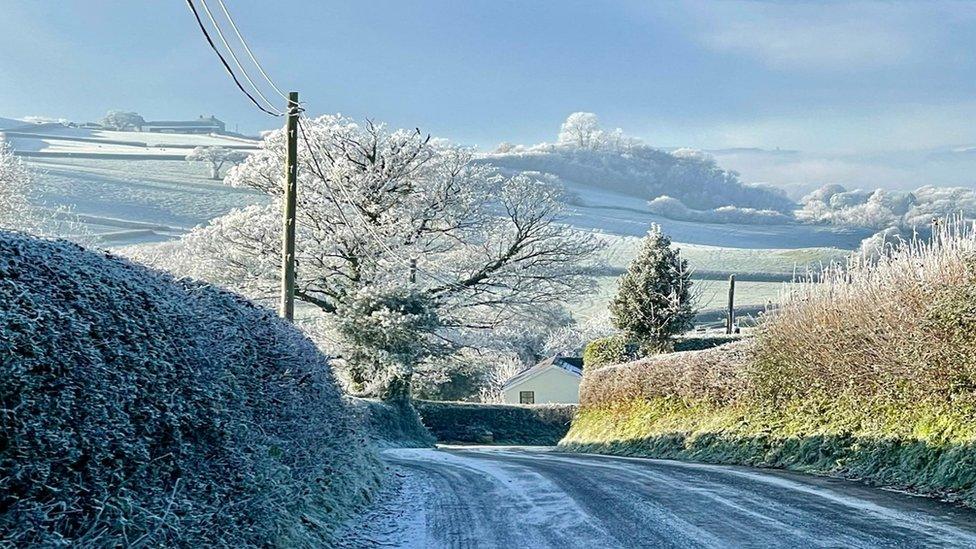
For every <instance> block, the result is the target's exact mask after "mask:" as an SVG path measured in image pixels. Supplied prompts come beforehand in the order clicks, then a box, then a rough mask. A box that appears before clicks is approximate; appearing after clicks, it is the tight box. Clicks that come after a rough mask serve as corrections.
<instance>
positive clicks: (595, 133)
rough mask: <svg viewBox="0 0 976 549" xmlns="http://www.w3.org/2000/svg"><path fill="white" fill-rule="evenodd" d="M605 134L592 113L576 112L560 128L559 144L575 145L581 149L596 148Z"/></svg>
mask: <svg viewBox="0 0 976 549" xmlns="http://www.w3.org/2000/svg"><path fill="white" fill-rule="evenodd" d="M602 135H603V132H602V131H601V130H600V120H599V119H598V118H597V116H596V115H595V114H593V113H591V112H574V113H573V114H571V115H569V116H568V117H567V118H566V121H565V122H563V125H562V126H560V128H559V143H560V144H564V145H565V144H569V145H575V146H577V147H579V148H581V149H585V148H596V147H597V146H598V145H599V144H600V138H601V136H602Z"/></svg>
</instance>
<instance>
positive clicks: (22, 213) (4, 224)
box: [0, 138, 38, 232]
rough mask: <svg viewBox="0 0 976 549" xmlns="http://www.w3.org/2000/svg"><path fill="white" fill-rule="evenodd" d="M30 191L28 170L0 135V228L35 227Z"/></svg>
mask: <svg viewBox="0 0 976 549" xmlns="http://www.w3.org/2000/svg"><path fill="white" fill-rule="evenodd" d="M33 194H34V186H33V176H32V174H31V172H30V170H29V169H28V168H27V166H26V165H25V164H24V162H23V161H22V160H21V159H20V158H18V157H16V156H14V151H13V149H11V148H10V145H9V144H7V142H6V141H4V140H3V139H2V138H0V229H13V230H20V231H27V232H32V231H34V230H36V229H37V228H38V227H37V224H38V223H37V221H38V219H37V217H36V216H35V215H32V214H33V213H34V212H33V210H34V208H33V206H32V205H31V198H32V196H33Z"/></svg>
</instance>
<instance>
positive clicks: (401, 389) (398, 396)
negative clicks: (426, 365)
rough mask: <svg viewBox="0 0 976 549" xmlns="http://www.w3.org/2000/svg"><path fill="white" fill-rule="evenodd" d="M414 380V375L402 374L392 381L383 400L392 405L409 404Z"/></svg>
mask: <svg viewBox="0 0 976 549" xmlns="http://www.w3.org/2000/svg"><path fill="white" fill-rule="evenodd" d="M412 378H413V374H400V375H397V376H395V377H394V378H393V379H391V380H390V384H389V385H388V386H387V388H386V391H385V393H384V395H383V400H385V401H387V402H390V403H392V404H402V403H409V402H410V386H411V381H412Z"/></svg>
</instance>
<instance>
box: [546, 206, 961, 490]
mask: <svg viewBox="0 0 976 549" xmlns="http://www.w3.org/2000/svg"><path fill="white" fill-rule="evenodd" d="M974 334H976V232H974V227H972V226H965V225H962V224H961V223H958V222H950V223H948V224H943V225H942V226H941V227H940V228H939V231H938V232H937V234H936V236H935V238H934V239H933V240H932V241H931V242H921V241H913V242H910V243H908V244H907V245H905V246H902V247H900V248H897V249H895V250H894V251H893V252H891V253H889V254H887V255H882V256H880V257H877V256H875V257H870V256H858V257H854V258H852V259H851V261H850V263H849V264H848V265H846V266H844V267H843V268H841V267H833V268H830V269H828V270H826V271H825V273H824V274H823V275H822V278H819V279H818V280H815V281H809V282H805V283H801V284H796V285H793V286H792V287H790V289H789V291H788V292H787V293H786V294H785V295H784V300H783V303H782V304H781V306H780V307H779V308H778V309H776V310H775V311H774V313H773V314H771V315H770V316H768V317H766V319H765V320H764V321H763V323H762V324H761V325H760V328H759V331H758V335H757V336H756V337H755V338H751V339H748V340H744V341H742V342H738V343H732V344H728V345H725V346H721V347H717V348H714V349H709V350H705V351H690V352H683V353H674V354H671V355H662V356H658V357H653V358H650V359H645V360H642V361H637V362H633V363H630V364H623V365H617V366H610V367H606V368H601V369H598V370H595V371H594V370H591V369H588V370H586V372H585V374H584V378H583V382H582V384H581V386H580V405H581V408H580V411H579V413H578V414H577V417H576V419H575V420H574V424H573V427H572V429H571V431H570V433H569V434H568V435H567V437H566V439H564V445H565V446H566V447H567V448H574V449H578V450H583V451H604V452H614V453H627V454H638V455H650V456H656V457H669V458H684V459H698V460H706V461H716V462H722V463H745V464H750V465H764V466H781V467H791V468H796V469H800V470H804V471H813V472H822V473H830V474H843V475H848V476H852V477H856V478H862V479H866V480H869V481H873V482H876V483H881V484H889V485H898V486H905V487H911V488H914V489H916V490H919V491H924V492H934V493H939V494H943V495H944V494H956V495H957V496H958V497H960V498H961V499H963V500H964V501H966V502H967V503H969V504H971V505H976V467H972V464H973V463H976V444H974V443H973V441H974V440H976V335H974Z"/></svg>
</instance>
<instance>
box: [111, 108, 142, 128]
mask: <svg viewBox="0 0 976 549" xmlns="http://www.w3.org/2000/svg"><path fill="white" fill-rule="evenodd" d="M145 125H146V120H145V119H144V118H143V117H142V116H140V115H139V114H138V113H134V112H129V111H109V112H108V114H106V115H105V118H102V126H104V127H106V128H109V129H113V130H131V129H139V128H142V127H143V126H145Z"/></svg>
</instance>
